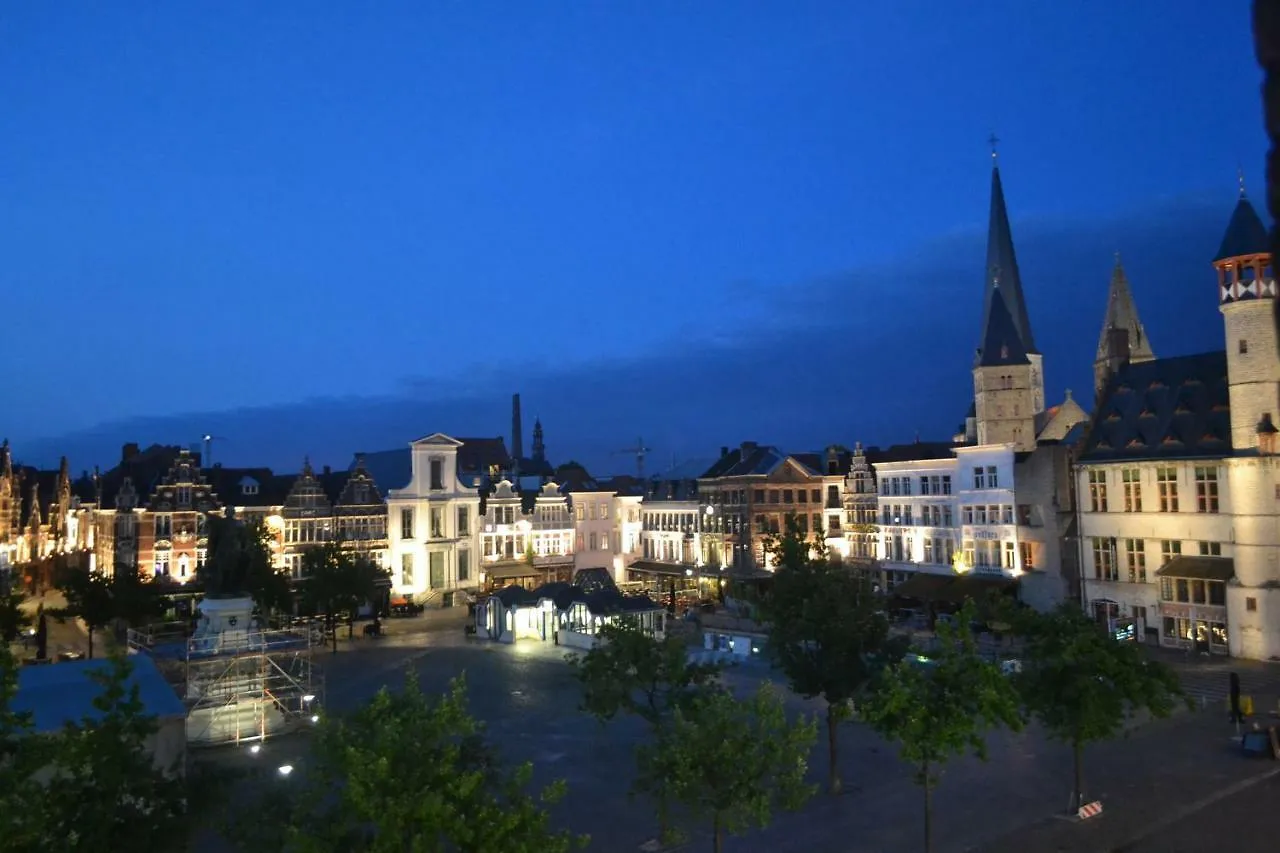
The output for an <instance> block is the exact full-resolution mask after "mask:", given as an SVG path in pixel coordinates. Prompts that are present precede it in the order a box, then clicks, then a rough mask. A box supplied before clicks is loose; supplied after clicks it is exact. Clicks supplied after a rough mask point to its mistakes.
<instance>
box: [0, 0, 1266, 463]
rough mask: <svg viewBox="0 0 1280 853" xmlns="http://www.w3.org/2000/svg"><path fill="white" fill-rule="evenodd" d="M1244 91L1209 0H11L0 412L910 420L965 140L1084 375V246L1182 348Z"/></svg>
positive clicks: (1241, 154) (322, 424)
mask: <svg viewBox="0 0 1280 853" xmlns="http://www.w3.org/2000/svg"><path fill="white" fill-rule="evenodd" d="M1258 83H1259V73H1258V71H1257V70H1256V66H1255V63H1254V59H1253V53H1252V42H1251V36H1250V32H1249V7H1248V3H1247V2H1246V0H1221V2H1216V3H1210V2H1204V0H1183V2H1156V0H1146V2H1126V3H1115V2H1114V0H1084V1H1083V2H1072V3H1055V2H1049V0H1008V1H1007V2H995V0H984V2H981V3H941V2H937V0H883V2H857V3H850V2H847V0H833V1H832V2H817V0H813V1H812V2H802V1H801V0H788V2H777V1H776V0H773V2H748V0H732V2H730V0H699V2H696V3H689V2H687V0H670V2H654V0H643V1H642V0H635V2H609V3H606V2H586V0H583V2H569V0H564V2H548V3H513V2H509V0H501V2H499V0H494V2H478V0H469V1H468V2H445V0H437V1H436V2H428V3H417V2H412V3H411V2H405V3H391V2H384V3H377V4H349V3H340V2H331V3H318V2H298V3H292V4H290V3H272V4H263V3H260V2H225V0H219V2H210V3H196V2H185V3H177V4H155V3H127V2H113V3H100V4H71V5H68V4H53V3H11V4H8V5H7V6H6V7H5V9H4V10H3V12H0V289H2V290H0V292H3V294H4V302H3V304H4V308H5V314H6V322H5V330H4V333H3V334H0V365H3V369H4V375H5V376H6V377H7V380H8V381H7V386H8V387H7V388H6V394H5V395H4V397H5V399H6V400H8V401H10V403H9V404H8V405H6V406H5V407H4V411H3V412H0V432H4V433H6V434H8V435H9V436H10V438H11V439H12V440H13V441H14V442H15V446H16V450H17V451H18V454H19V456H21V457H23V458H25V459H27V460H29V461H32V462H40V463H46V464H47V463H50V462H52V461H56V458H57V455H58V454H59V453H60V452H66V453H68V454H69V455H70V456H71V457H72V464H73V467H76V468H85V467H91V466H92V465H93V464H95V463H101V464H108V463H110V462H112V461H113V460H114V457H115V455H116V453H117V452H118V446H119V443H120V442H121V441H123V440H129V439H132V440H137V441H141V442H144V443H148V442H150V441H172V442H179V443H187V442H190V441H194V440H196V439H197V438H198V436H199V435H200V434H201V433H203V432H205V431H212V432H215V433H216V434H218V435H221V436H225V437H226V441H225V442H224V443H223V449H222V450H221V451H220V455H221V456H222V458H223V459H224V460H225V461H228V462H239V463H251V462H254V463H258V462H263V463H267V464H272V465H275V466H278V467H290V466H296V465H297V462H298V460H299V459H300V458H301V456H302V455H303V454H304V453H310V454H311V455H312V457H313V458H315V459H320V460H324V461H330V462H333V463H334V464H340V463H342V464H345V462H346V461H347V460H348V459H349V458H350V453H351V451H353V450H357V449H377V448H381V447H386V446H396V445H398V444H400V443H402V442H405V441H408V440H410V439H412V438H415V437H417V436H419V435H423V434H427V433H430V432H434V431H437V430H439V431H445V432H451V433H453V434H455V435H459V434H460V435H468V434H470V435H476V434H482V435H497V434H502V435H507V436H508V437H509V434H510V416H509V409H508V407H509V400H510V394H511V393H512V392H513V391H517V390H519V391H522V392H523V395H524V401H525V411H526V414H527V418H528V420H529V421H531V420H532V416H533V415H535V414H537V415H541V417H542V419H543V422H544V424H545V425H546V429H547V437H548V445H549V450H550V452H551V455H552V456H553V457H554V460H555V461H563V460H564V459H566V458H568V457H571V456H572V457H577V458H580V459H582V460H583V461H585V462H587V463H588V464H590V465H592V466H593V467H595V468H599V469H602V470H603V469H606V468H608V467H614V468H618V469H626V468H628V467H629V463H628V461H627V460H626V459H625V458H623V457H620V456H610V454H609V451H610V450H611V449H613V448H618V447H624V446H627V445H629V444H632V443H634V437H635V436H636V435H637V434H643V435H644V436H645V439H646V443H648V444H650V445H651V446H652V447H654V449H655V453H656V455H657V456H658V457H659V458H661V459H664V460H667V461H669V459H670V458H671V457H672V456H674V457H675V458H677V459H684V458H688V457H693V456H706V455H712V454H714V452H715V450H716V449H717V448H718V447H719V446H720V445H721V444H734V443H737V442H739V441H741V440H743V439H747V438H750V439H755V440H758V441H768V442H773V443H777V444H780V445H782V446H784V447H791V448H794V449H804V448H808V447H817V446H820V445H822V444H824V443H827V442H832V441H839V442H843V443H848V444H851V443H852V442H854V441H856V440H862V441H864V442H867V443H880V444H884V443H889V442H894V441H909V440H911V439H912V438H913V437H914V435H915V432H916V431H917V430H919V431H920V432H921V433H922V434H923V435H924V437H942V436H945V435H947V434H948V433H949V432H950V431H952V430H953V429H954V427H955V424H956V423H957V422H958V421H959V419H960V417H961V416H962V415H963V413H964V409H965V408H966V407H967V404H968V399H969V396H970V394H971V386H970V379H969V374H968V368H969V366H970V359H971V354H972V352H973V348H974V347H975V346H976V344H977V336H978V324H979V316H980V313H981V294H982V284H983V281H982V279H983V269H982V267H983V256H984V250H983V243H984V240H985V233H984V231H985V225H986V217H987V205H988V190H989V185H990V171H989V156H988V152H987V147H986V143H985V139H986V137H987V136H988V134H989V133H990V132H991V131H992V130H993V129H994V130H995V131H996V132H997V134H998V135H999V136H1000V137H1001V139H1002V140H1003V142H1002V144H1001V149H1000V150H1001V164H1002V173H1003V176H1004V180H1005V187H1006V191H1007V194H1008V201H1009V205H1010V209H1011V213H1012V216H1013V220H1014V232H1015V233H1014V237H1015V240H1016V242H1017V245H1018V249H1019V259H1020V262H1021V266H1022V274H1023V281H1024V286H1025V288H1026V292H1027V299H1028V303H1029V310H1030V312H1031V317H1032V323H1033V325H1034V326H1035V328H1036V337H1037V340H1038V341H1039V343H1040V345H1041V348H1042V349H1043V350H1044V351H1045V353H1046V355H1045V358H1046V365H1047V373H1048V384H1049V386H1050V391H1049V396H1050V398H1051V399H1054V398H1058V397H1060V396H1061V394H1062V391H1063V389H1064V388H1065V387H1067V386H1071V387H1074V388H1075V389H1077V391H1078V392H1080V393H1079V394H1078V396H1080V397H1082V398H1084V397H1088V396H1089V394H1088V393H1086V392H1087V389H1088V388H1089V382H1090V376H1091V374H1090V370H1091V361H1092V357H1093V349H1094V347H1095V345H1096V341H1097V333H1098V325H1099V323H1100V321H1101V317H1102V313H1103V307H1104V299H1105V294H1106V286H1107V280H1108V276H1109V272H1110V268H1111V263H1112V252H1113V251H1114V250H1116V249H1120V250H1121V251H1122V252H1123V253H1124V257H1125V259H1126V265H1127V266H1128V268H1129V272H1130V278H1131V281H1132V283H1133V288H1134V291H1135V293H1136V295H1137V298H1138V301H1139V309H1140V312H1141V314H1142V317H1143V320H1144V321H1145V323H1146V325H1147V329H1148V332H1149V334H1150V337H1151V339H1152V340H1153V342H1154V345H1155V347H1156V350H1157V354H1176V353H1183V352H1191V351H1197V350H1204V349H1212V348H1216V347H1219V346H1221V344H1220V337H1221V327H1220V324H1219V319H1218V314H1217V311H1216V303H1215V300H1214V283H1213V280H1212V274H1211V270H1210V268H1209V266H1208V259H1209V257H1210V256H1211V254H1212V252H1213V250H1214V249H1215V248H1216V244H1217V240H1218V239H1219V237H1220V236H1221V230H1222V228H1223V226H1224V225H1225V223H1226V220H1227V217H1228V215H1229V214H1230V210H1231V206H1232V204H1233V203H1234V196H1235V176H1236V169H1237V166H1238V165H1242V166H1243V167H1244V169H1245V172H1246V175H1247V178H1248V180H1249V181H1250V182H1251V183H1252V184H1253V185H1255V186H1256V188H1257V190H1258V191H1257V192H1256V193H1254V195H1255V196H1257V197H1258V198H1259V199H1261V197H1262V193H1261V182H1262V179H1263V174H1262V156H1263V151H1264V150H1265V140H1264V136H1263V132H1262V124H1261V117H1260V107H1259V98H1258ZM527 442H528V439H527V437H526V444H527Z"/></svg>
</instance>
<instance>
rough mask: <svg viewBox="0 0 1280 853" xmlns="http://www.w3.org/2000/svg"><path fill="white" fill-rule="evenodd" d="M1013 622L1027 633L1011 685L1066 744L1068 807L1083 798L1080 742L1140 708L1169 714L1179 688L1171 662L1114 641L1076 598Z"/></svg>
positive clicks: (1116, 727) (1109, 731) (1118, 725)
mask: <svg viewBox="0 0 1280 853" xmlns="http://www.w3.org/2000/svg"><path fill="white" fill-rule="evenodd" d="M1013 625H1014V628H1015V630H1016V631H1017V632H1018V633H1019V634H1020V635H1021V636H1022V637H1023V638H1024V640H1025V646H1024V649H1023V658H1022V671H1021V672H1020V673H1018V674H1017V675H1016V676H1015V677H1014V679H1013V680H1014V684H1015V686H1016V687H1017V688H1018V692H1019V693H1020V694H1021V696H1022V699H1023V701H1024V702H1025V703H1026V706H1027V708H1028V709H1029V710H1030V711H1031V713H1032V714H1033V715H1034V716H1035V718H1036V719H1037V720H1039V721H1040V723H1041V724H1042V725H1043V726H1044V727H1045V730H1046V731H1047V732H1048V733H1049V735H1050V736H1051V737H1053V738H1055V739H1056V740H1059V741H1061V742H1063V743H1065V744H1067V745H1068V746H1070V747H1071V756H1072V765H1073V774H1074V775H1073V782H1072V787H1073V790H1072V800H1071V801H1072V803H1074V807H1073V808H1072V811H1073V812H1074V811H1075V810H1076V809H1079V808H1080V806H1081V805H1083V804H1084V770H1083V759H1084V748H1085V746H1086V745H1087V744H1090V743H1096V742H1098V741H1102V740H1109V739H1111V738H1113V737H1115V736H1116V735H1117V734H1119V733H1120V731H1121V729H1122V728H1123V726H1124V724H1125V722H1126V720H1128V719H1129V718H1130V717H1131V716H1133V715H1134V714H1137V713H1139V712H1142V711H1146V712H1148V713H1150V714H1151V715H1152V716H1154V717H1167V716H1168V715H1169V714H1170V713H1172V712H1173V710H1174V708H1175V706H1176V705H1177V704H1178V699H1179V697H1182V696H1183V692H1182V688H1181V686H1180V685H1179V684H1178V678H1177V676H1176V675H1174V673H1173V671H1172V670H1170V669H1169V667H1167V666H1165V665H1164V664H1162V663H1160V662H1158V661H1153V660H1149V659H1148V658H1147V657H1146V656H1145V655H1144V654H1143V652H1142V648H1141V647H1140V646H1139V645H1138V644H1136V643H1132V642H1122V641H1120V640H1117V639H1116V638H1115V637H1114V636H1113V635H1111V634H1110V633H1108V632H1107V631H1106V630H1105V629H1104V628H1103V627H1102V626H1100V625H1098V624H1097V623H1096V622H1094V621H1093V620H1091V619H1090V618H1089V617H1088V616H1086V615H1085V614H1084V613H1083V612H1081V611H1080V609H1079V607H1077V606H1076V605H1073V604H1070V603H1066V604H1063V605H1062V606H1060V607H1059V608H1058V609H1056V610H1054V611H1052V612H1050V613H1047V614H1038V613H1023V614H1020V615H1019V618H1018V619H1017V620H1016V621H1015V622H1014V623H1013Z"/></svg>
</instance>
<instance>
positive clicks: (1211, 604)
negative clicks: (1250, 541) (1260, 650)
mask: <svg viewBox="0 0 1280 853" xmlns="http://www.w3.org/2000/svg"><path fill="white" fill-rule="evenodd" d="M1156 576H1157V577H1158V578H1159V582H1160V645H1162V646H1166V647H1168V648H1177V649H1190V650H1192V651H1196V652H1202V653H1205V654H1221V655H1225V654H1228V648H1227V640H1228V636H1229V635H1228V622H1227V582H1228V581H1230V580H1231V579H1232V578H1233V577H1235V565H1234V563H1233V562H1232V560H1231V559H1230V558H1228V557H1193V556H1177V557H1174V558H1173V559H1172V560H1170V561H1169V562H1168V563H1166V564H1165V565H1164V566H1162V567H1161V568H1160V569H1159V570H1158V571H1157V572H1156Z"/></svg>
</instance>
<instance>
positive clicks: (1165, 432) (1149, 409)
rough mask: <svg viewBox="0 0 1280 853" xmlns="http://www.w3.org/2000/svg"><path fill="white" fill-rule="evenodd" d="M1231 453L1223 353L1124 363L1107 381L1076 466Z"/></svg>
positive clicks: (1225, 356) (1229, 413)
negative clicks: (1092, 463) (1079, 464)
mask: <svg viewBox="0 0 1280 853" xmlns="http://www.w3.org/2000/svg"><path fill="white" fill-rule="evenodd" d="M1230 454H1231V409H1230V398H1229V397H1228V394H1227V354H1226V353H1225V352H1207V353H1201V354H1200V355H1184V356H1178V357H1176V358H1159V359H1155V360H1154V361H1146V362H1143V363H1141V364H1130V365H1128V366H1126V367H1124V368H1122V369H1121V370H1120V371H1119V372H1117V374H1116V375H1115V376H1113V377H1112V378H1111V381H1110V382H1109V383H1108V385H1107V388H1106V390H1105V391H1104V392H1103V397H1102V402H1101V403H1100V404H1099V405H1098V410H1097V411H1096V412H1095V413H1094V416H1093V422H1092V424H1091V427H1090V431H1089V437H1088V439H1087V441H1086V443H1085V447H1084V450H1083V451H1082V453H1081V455H1080V461H1081V462H1107V461H1113V460H1123V459H1158V458H1175V459H1176V458H1186V457H1197V456H1206V457H1215V456H1218V457H1220V456H1229V455H1230Z"/></svg>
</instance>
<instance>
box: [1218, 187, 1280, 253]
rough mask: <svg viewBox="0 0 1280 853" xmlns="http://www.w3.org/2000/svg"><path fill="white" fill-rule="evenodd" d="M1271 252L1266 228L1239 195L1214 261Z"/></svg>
mask: <svg viewBox="0 0 1280 853" xmlns="http://www.w3.org/2000/svg"><path fill="white" fill-rule="evenodd" d="M1270 251H1271V240H1270V239H1269V237H1268V236H1267V226H1265V225H1263V224H1262V220H1261V219H1259V218H1258V211H1256V210H1254V209H1253V205H1252V204H1250V203H1249V199H1247V198H1245V197H1244V193H1241V194H1240V201H1238V202H1236V209H1235V210H1234V211H1232V213H1231V221H1230V222H1228V223H1227V232H1226V233H1225V234H1223V235H1222V245H1220V246H1219V247H1218V254H1216V255H1214V256H1213V259H1214V260H1215V261H1221V260H1225V259H1226V258H1238V257H1241V256H1244V255H1260V254H1262V253H1264V252H1270Z"/></svg>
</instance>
